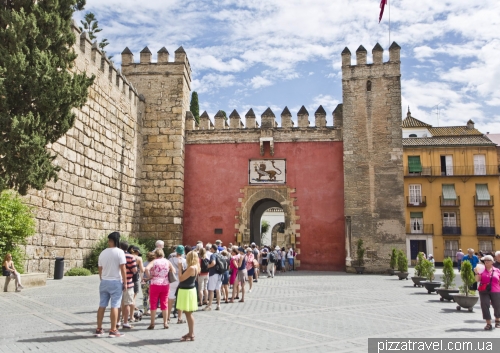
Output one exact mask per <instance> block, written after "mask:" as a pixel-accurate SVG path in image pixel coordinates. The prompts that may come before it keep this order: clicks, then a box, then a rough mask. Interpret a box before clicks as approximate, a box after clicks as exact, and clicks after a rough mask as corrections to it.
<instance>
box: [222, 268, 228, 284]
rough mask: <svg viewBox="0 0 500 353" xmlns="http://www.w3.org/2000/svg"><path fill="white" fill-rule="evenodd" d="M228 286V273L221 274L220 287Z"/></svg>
mask: <svg viewBox="0 0 500 353" xmlns="http://www.w3.org/2000/svg"><path fill="white" fill-rule="evenodd" d="M226 284H229V271H226V272H224V273H223V274H222V285H226Z"/></svg>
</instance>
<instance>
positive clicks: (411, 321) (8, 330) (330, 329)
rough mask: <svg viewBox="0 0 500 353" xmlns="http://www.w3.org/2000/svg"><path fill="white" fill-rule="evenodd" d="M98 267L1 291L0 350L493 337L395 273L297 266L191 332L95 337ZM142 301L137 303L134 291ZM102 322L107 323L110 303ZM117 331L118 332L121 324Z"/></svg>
mask: <svg viewBox="0 0 500 353" xmlns="http://www.w3.org/2000/svg"><path fill="white" fill-rule="evenodd" d="M98 284H99V279H98V277H97V276H92V277H65V278H64V279H63V280H60V281H54V280H49V281H48V282H47V286H46V287H42V288H34V289H27V290H24V291H23V292H21V293H0V307H1V318H2V329H0V352H26V351H30V352H31V351H39V352H57V351H59V352H139V351H141V352H145V351H148V352H190V353H191V352H203V353H209V352H218V353H222V352H231V353H233V352H234V351H236V350H240V351H241V350H244V351H252V352H306V351H307V353H315V352H346V353H347V352H367V338H369V337H381V338H430V337H434V338H454V337H457V338H467V337H471V338H472V337H476V338H477V337H494V336H496V337H498V332H499V331H496V332H495V330H494V331H493V332H484V331H483V327H484V321H483V320H482V316H481V310H480V307H479V303H478V305H476V307H475V308H474V312H473V313H469V312H467V311H464V310H462V311H457V310H456V309H455V307H456V305H455V304H454V303H448V302H440V301H439V296H438V295H436V294H432V295H431V294H427V292H426V291H425V289H423V288H415V287H413V283H412V281H411V280H408V281H404V280H403V281H399V280H398V278H397V276H382V275H353V274H345V273H321V272H294V273H287V274H285V275H277V276H276V277H275V278H274V279H268V278H262V279H261V280H259V283H257V284H256V285H255V286H254V290H253V291H252V293H250V294H248V295H247V297H246V298H245V299H246V301H245V303H235V304H222V311H211V312H201V311H199V312H197V313H195V320H196V324H195V335H196V341H194V342H179V338H180V337H181V336H182V335H184V334H186V333H187V325H186V324H184V325H177V324H175V321H173V322H174V323H173V324H171V325H170V329H169V330H164V329H159V327H161V321H160V320H157V326H156V330H154V331H150V330H146V327H147V326H148V322H149V318H147V319H146V320H143V321H142V322H139V323H137V324H136V325H135V328H134V329H132V330H128V331H125V334H126V335H125V337H123V338H115V339H110V338H107V337H103V338H94V337H93V336H92V333H93V331H94V329H95V322H96V309H97V306H98V302H99V300H98ZM137 302H138V304H139V303H142V301H140V300H139V299H138V301H137ZM104 328H105V329H106V330H107V329H109V313H108V312H106V318H105V325H104ZM122 332H124V331H123V330H122Z"/></svg>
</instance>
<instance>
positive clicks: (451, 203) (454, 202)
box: [439, 196, 460, 207]
mask: <svg viewBox="0 0 500 353" xmlns="http://www.w3.org/2000/svg"><path fill="white" fill-rule="evenodd" d="M439 204H440V205H441V207H459V206H460V196H457V198H456V199H455V200H445V199H444V198H443V196H439Z"/></svg>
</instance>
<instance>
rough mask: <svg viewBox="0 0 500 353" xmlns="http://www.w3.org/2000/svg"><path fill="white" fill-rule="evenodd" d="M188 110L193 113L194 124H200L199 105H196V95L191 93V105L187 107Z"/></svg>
mask: <svg viewBox="0 0 500 353" xmlns="http://www.w3.org/2000/svg"><path fill="white" fill-rule="evenodd" d="M189 110H190V111H191V113H193V116H194V118H195V120H196V122H197V123H198V124H199V123H200V104H199V103H198V93H197V92H196V91H193V93H192V94H191V104H190V105H189Z"/></svg>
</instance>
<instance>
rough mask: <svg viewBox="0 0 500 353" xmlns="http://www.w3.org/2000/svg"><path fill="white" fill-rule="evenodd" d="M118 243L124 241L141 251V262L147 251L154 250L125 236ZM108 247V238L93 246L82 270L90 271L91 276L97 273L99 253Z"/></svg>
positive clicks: (135, 239) (103, 238) (105, 237)
mask: <svg viewBox="0 0 500 353" xmlns="http://www.w3.org/2000/svg"><path fill="white" fill-rule="evenodd" d="M120 241H125V242H127V243H128V244H129V245H135V246H137V247H138V248H139V249H140V250H141V254H142V258H143V260H145V259H146V253H147V252H148V251H151V250H153V249H154V247H153V248H151V249H150V248H146V247H145V246H144V245H143V244H141V242H140V240H139V239H137V238H134V237H130V236H127V235H122V236H121V237H120ZM107 247H108V237H107V235H106V236H103V237H102V238H101V239H100V240H99V241H98V242H97V243H96V244H95V245H94V248H93V249H92V252H91V253H90V255H89V257H88V258H87V259H86V260H85V263H84V265H83V267H84V268H86V269H88V270H90V272H92V273H93V274H97V273H99V266H98V261H99V255H100V254H101V252H102V251H103V250H104V249H106V248H107Z"/></svg>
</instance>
